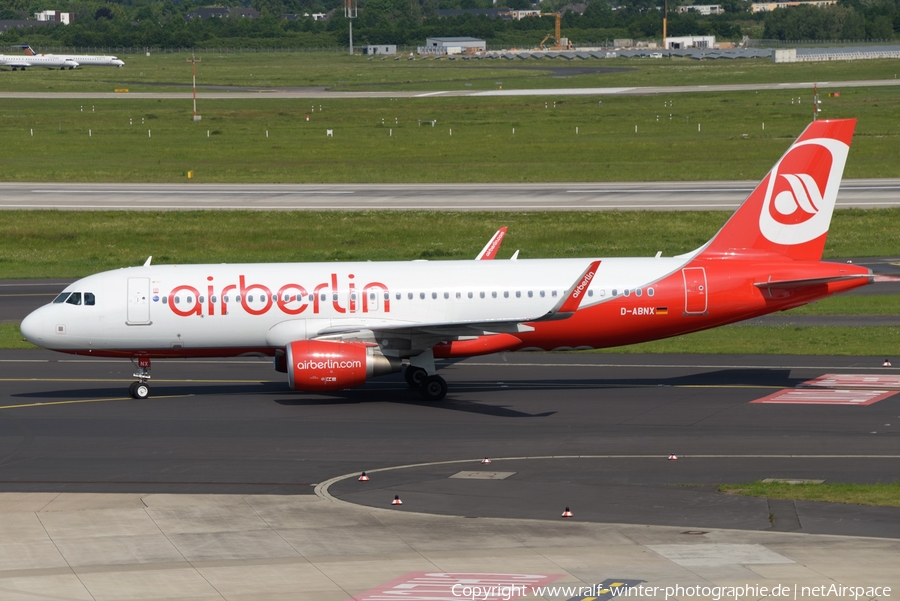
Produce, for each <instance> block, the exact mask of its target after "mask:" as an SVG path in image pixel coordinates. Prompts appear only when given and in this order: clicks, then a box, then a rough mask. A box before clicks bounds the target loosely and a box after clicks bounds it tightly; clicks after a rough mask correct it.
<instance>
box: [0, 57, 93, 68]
mask: <svg viewBox="0 0 900 601" xmlns="http://www.w3.org/2000/svg"><path fill="white" fill-rule="evenodd" d="M0 67H12V70H13V71H16V70H18V69H21V70H22V71H24V70H25V69H26V67H44V68H47V69H59V70H63V69H75V68H77V67H78V63H77V62H76V61H75V60H74V59H72V58H70V57H66V56H54V55H52V54H42V55H37V56H10V55H8V54H0Z"/></svg>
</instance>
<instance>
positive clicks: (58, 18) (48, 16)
mask: <svg viewBox="0 0 900 601" xmlns="http://www.w3.org/2000/svg"><path fill="white" fill-rule="evenodd" d="M34 18H35V19H37V20H38V21H54V22H56V23H62V24H63V25H68V24H69V23H71V22H72V21H74V20H75V15H74V14H72V13H61V12H59V11H58V10H45V11H43V12H39V13H34Z"/></svg>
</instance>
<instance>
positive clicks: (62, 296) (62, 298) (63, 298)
mask: <svg viewBox="0 0 900 601" xmlns="http://www.w3.org/2000/svg"><path fill="white" fill-rule="evenodd" d="M70 294H72V293H71V292H62V293H60V295H59V296H57V297H56V298H54V299H53V302H54V303H64V302H66V299H67V298H69V295H70Z"/></svg>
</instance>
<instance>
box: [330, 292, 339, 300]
mask: <svg viewBox="0 0 900 601" xmlns="http://www.w3.org/2000/svg"><path fill="white" fill-rule="evenodd" d="M337 298H338V295H337V292H335V293H334V294H332V295H331V300H333V301H336V300H337Z"/></svg>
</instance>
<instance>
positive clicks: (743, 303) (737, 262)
mask: <svg viewBox="0 0 900 601" xmlns="http://www.w3.org/2000/svg"><path fill="white" fill-rule="evenodd" d="M855 126H856V120H855V119H845V120H832V121H825V120H822V121H814V122H813V123H812V124H810V125H809V126H808V127H807V128H806V129H805V130H804V131H803V133H802V134H801V135H800V137H799V138H797V140H796V141H795V142H794V143H793V144H792V145H791V146H790V148H789V149H788V150H787V152H786V153H785V154H784V155H783V156H782V157H781V158H780V159H779V160H778V162H777V163H775V166H774V167H773V168H772V170H771V171H769V173H768V174H767V175H766V176H765V178H763V180H762V181H761V182H760V184H759V185H758V186H757V187H756V189H755V190H754V191H753V192H752V193H751V194H750V196H749V197H748V198H747V199H746V200H745V201H744V202H743V204H742V205H741V206H740V207H739V208H738V209H737V211H736V212H735V213H734V214H733V215H732V216H731V218H730V219H729V220H728V221H727V222H726V223H725V225H724V226H723V227H722V228H721V229H720V230H719V231H718V233H716V234H715V236H713V238H712V239H711V240H709V241H708V242H707V243H706V244H704V245H703V246H701V247H700V248H697V249H696V250H693V251H691V252H688V253H685V254H682V255H677V256H673V257H663V256H661V253H657V255H656V256H655V257H637V258H598V257H589V258H579V259H575V258H569V259H519V260H516V261H472V260H463V261H408V262H348V263H265V264H233V265H228V264H222V265H152V264H151V261H152V257H151V258H148V259H147V262H146V263H145V264H144V265H143V266H142V267H128V268H122V269H118V270H114V271H107V272H103V273H99V274H95V275H91V276H88V277H86V278H83V279H80V280H78V281H76V282H74V283H73V284H71V285H69V286H67V287H66V288H65V290H63V292H62V293H60V294H59V296H57V297H56V298H55V299H54V300H53V301H52V302H51V303H49V304H47V305H45V306H43V307H41V308H39V309H37V310H35V311H34V312H33V313H31V314H30V315H28V316H27V317H26V318H25V320H24V321H23V322H22V324H21V331H22V334H23V335H24V337H25V338H26V339H27V340H29V341H30V342H32V343H33V344H36V345H38V346H42V347H44V348H48V349H52V350H55V351H60V352H63V353H70V354H75V355H89V356H98V357H128V358H130V359H131V360H132V361H133V362H136V365H137V372H136V373H135V374H134V377H135V378H136V379H137V380H136V381H135V382H134V383H132V384H131V386H130V388H129V392H130V394H131V396H133V397H135V398H141V399H143V398H147V397H148V396H149V394H150V388H149V384H148V382H149V379H150V362H151V359H155V358H177V357H182V358H186V357H235V356H244V355H251V356H252V355H257V356H259V355H263V356H270V357H273V362H274V367H275V369H276V370H277V371H279V372H283V373H286V374H287V380H288V385H289V386H290V388H292V389H294V390H299V391H308V392H319V393H321V392H329V391H336V390H342V389H346V388H353V387H356V386H360V385H362V384H364V383H365V382H366V381H367V380H368V379H369V378H373V377H377V376H381V375H385V374H390V373H396V372H399V371H401V370H403V371H404V376H405V378H406V381H407V383H408V384H409V385H410V386H411V387H414V388H418V389H419V392H420V393H421V395H422V397H423V398H424V399H426V400H428V401H438V400H441V399H443V398H444V396H445V395H446V394H447V383H446V381H445V380H444V378H442V377H441V376H440V375H438V374H437V370H436V366H435V359H445V358H457V357H470V356H475V355H483V354H488V353H495V352H501V351H524V350H544V351H559V350H582V349H595V348H606V347H614V346H620V345H627V344H634V343H638V342H645V341H649V340H656V339H660V338H666V337H670V336H678V335H680V334H687V333H690V332H696V331H699V330H704V329H708V328H713V327H717V326H722V325H725V324H730V323H735V322H739V321H742V320H745V319H750V318H753V317H758V316H760V315H765V314H767V313H772V312H775V311H783V310H786V309H791V308H794V307H798V306H801V305H804V304H806V303H809V302H812V301H815V300H818V299H821V298H824V297H827V296H829V295H832V294H835V293H838V292H844V291H847V290H850V289H853V288H857V287H860V286H864V285H866V284H869V283H872V282H873V281H874V277H873V274H872V271H871V270H869V269H868V268H865V267H861V266H857V265H853V264H846V263H829V262H823V261H822V260H821V258H822V251H823V249H824V245H825V239H826V236H827V234H828V229H829V225H830V222H831V216H832V212H833V210H834V204H835V200H836V198H837V194H838V189H839V188H840V183H841V177H842V175H843V171H844V165H845V162H846V159H847V154H848V152H849V149H850V142H851V138H852V136H853V130H854V128H855ZM620 234H622V235H624V234H625V232H622V233H620Z"/></svg>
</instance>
